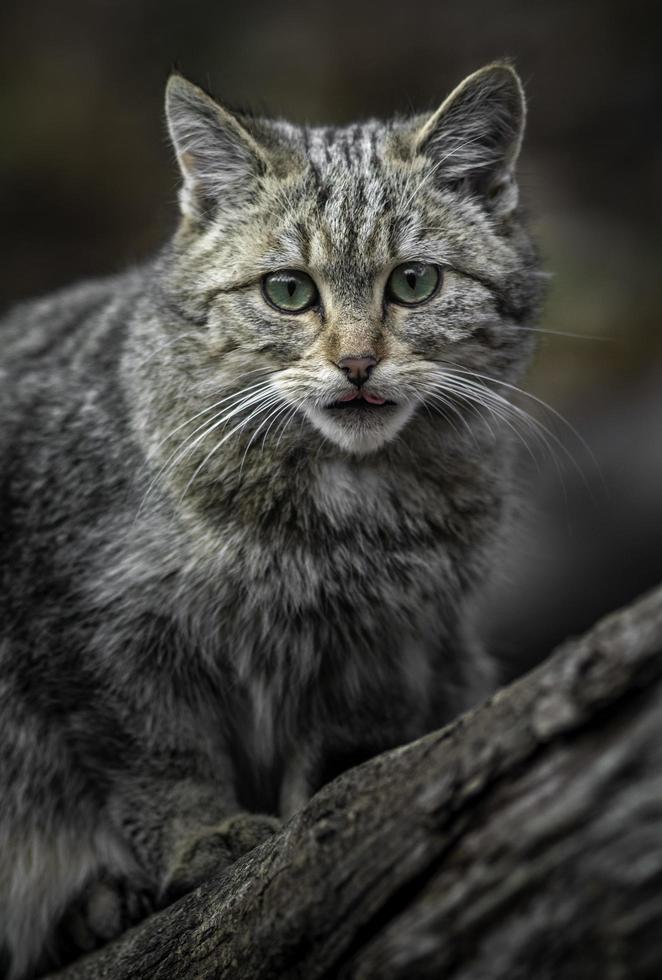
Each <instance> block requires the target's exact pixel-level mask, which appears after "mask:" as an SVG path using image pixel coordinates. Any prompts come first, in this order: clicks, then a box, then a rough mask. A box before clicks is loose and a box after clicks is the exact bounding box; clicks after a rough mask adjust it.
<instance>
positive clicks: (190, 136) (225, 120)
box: [165, 75, 269, 220]
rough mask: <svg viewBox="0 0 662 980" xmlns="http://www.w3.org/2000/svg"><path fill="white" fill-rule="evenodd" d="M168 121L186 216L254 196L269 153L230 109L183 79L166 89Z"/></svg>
mask: <svg viewBox="0 0 662 980" xmlns="http://www.w3.org/2000/svg"><path fill="white" fill-rule="evenodd" d="M165 106H166V118H167V120H168V129H169V131H170V138H171V140H172V144H173V146H174V148H175V153H176V154H177V161H178V163H179V168H180V170H181V172H182V176H183V178H184V182H183V185H182V188H181V190H180V193H179V202H180V207H181V210H182V213H183V214H184V215H186V216H188V217H191V218H194V219H197V220H204V219H206V218H208V217H211V216H213V215H214V214H215V213H216V212H217V211H219V210H226V209H232V208H234V207H236V206H237V205H240V204H241V203H242V201H245V200H246V199H247V198H249V197H250V195H251V193H252V191H253V189H254V183H255V180H256V178H257V176H258V175H259V174H261V173H264V172H265V170H266V169H267V168H268V166H269V164H268V160H267V156H266V153H265V152H264V151H263V150H262V149H261V148H260V147H259V146H258V144H257V143H256V141H255V140H254V139H253V137H252V136H251V135H250V133H249V132H248V131H247V130H246V129H245V128H244V126H242V124H241V122H240V121H239V120H238V119H237V118H236V116H234V115H233V114H232V113H231V112H229V111H228V110H227V109H224V108H222V106H220V105H218V103H216V102H215V101H214V100H213V99H212V98H211V97H210V96H209V95H207V94H206V93H205V92H203V91H202V89H200V88H198V87H197V85H193V84H192V83H191V82H189V81H187V80H186V79H185V78H183V77H182V76H181V75H171V76H170V78H169V80H168V84H167V87H166V100H165Z"/></svg>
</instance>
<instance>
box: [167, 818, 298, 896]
mask: <svg viewBox="0 0 662 980" xmlns="http://www.w3.org/2000/svg"><path fill="white" fill-rule="evenodd" d="M279 829H280V821H279V820H278V819H276V818H275V817H270V816H268V815H266V814H255V813H243V812H242V813H235V814H233V816H231V817H227V818H226V819H225V820H222V821H221V822H220V823H218V824H216V825H212V826H192V827H191V828H190V829H189V831H188V832H187V833H185V834H184V835H183V836H182V837H181V838H180V840H179V841H178V844H177V846H176V847H175V848H174V850H173V852H172V854H171V856H170V863H169V866H168V868H167V870H166V873H165V875H164V879H163V882H162V886H161V892H160V902H161V904H164V905H167V904H169V903H170V902H173V901H175V899H177V898H179V897H180V896H181V895H184V894H186V893H187V892H190V891H192V890H193V889H194V888H195V887H196V886H197V885H199V884H201V883H202V882H203V881H205V880H206V879H208V878H210V877H211V876H212V875H213V874H215V873H218V872H219V871H221V870H222V869H223V868H226V867H229V866H230V865H231V864H234V862H235V861H237V860H238V859H239V858H240V857H242V855H244V854H247V853H248V852H249V851H252V850H253V848H254V847H257V846H258V845H259V844H262V843H263V841H265V840H267V838H268V837H271V835H272V834H274V833H275V832H276V831H278V830H279Z"/></svg>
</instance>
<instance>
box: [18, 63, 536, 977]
mask: <svg viewBox="0 0 662 980" xmlns="http://www.w3.org/2000/svg"><path fill="white" fill-rule="evenodd" d="M166 113H167V119H168V125H169V130H170V134H171V138H172V142H173V145H174V149H175V151H176V155H177V159H178V162H179V167H180V169H181V174H182V186H181V192H180V205H181V223H180V226H179V228H178V230H177V232H176V234H175V236H174V238H173V240H172V241H171V242H170V243H169V244H168V245H167V246H166V247H165V248H164V249H163V251H162V252H161V254H159V255H158V256H157V257H156V258H155V259H154V260H153V261H151V262H148V263H147V264H145V265H144V266H143V267H142V268H139V269H136V270H134V271H131V272H129V273H127V274H125V275H122V276H119V277H116V278H113V279H107V280H104V281H97V282H87V283H83V284H82V285H79V286H77V287H75V288H73V289H68V290H66V291H63V292H60V293H58V294H56V295H54V296H50V297H48V298H46V299H42V300H39V301H36V302H30V303H26V304H23V305H21V306H18V307H17V308H15V309H14V310H13V311H12V312H11V313H10V314H9V315H8V316H7V317H6V319H5V320H4V322H3V323H2V325H1V327H0V331H1V332H0V336H1V337H2V368H1V379H0V380H1V384H0V399H1V401H2V421H3V425H2V432H1V434H0V458H1V459H2V511H1V518H0V520H1V530H0V534H1V540H2V575H3V579H2V582H3V585H2V595H1V598H0V608H1V615H0V794H1V797H2V801H3V805H2V810H1V811H0V950H2V955H3V957H4V964H5V967H4V968H5V975H6V976H7V977H9V978H11V980H25V978H28V977H32V976H34V975H36V974H38V973H39V972H40V971H43V970H45V969H48V968H50V967H52V966H53V965H56V964H58V963H61V962H66V961H67V960H68V959H71V958H72V957H75V956H76V955H78V954H79V953H80V952H82V951H85V950H88V949H91V948H94V947H95V946H96V945H98V944H99V943H101V942H104V941H106V940H108V939H110V938H112V937H113V936H115V935H117V934H118V933H120V932H121V931H122V930H123V929H125V928H126V927H127V926H128V925H129V924H130V923H132V922H134V921H137V920H138V919H140V918H141V917H142V916H144V915H146V914H147V913H148V912H149V911H150V910H151V909H153V908H154V907H157V906H159V905H162V904H164V903H166V902H168V901H170V900H172V899H173V898H174V897H176V896H178V895H180V894H182V893H183V892H185V891H186V890H188V889H190V888H192V887H194V886H195V884H197V883H198V882H199V881H201V880H202V879H204V878H205V877H206V876H208V875H210V874H212V873H213V872H214V871H215V870H218V869H221V868H223V867H224V866H226V865H227V864H228V862H231V861H233V860H235V859H236V858H237V857H238V856H239V855H241V854H242V853H244V852H245V851H247V850H248V849H250V848H251V847H253V846H254V845H255V844H257V843H258V842H260V841H261V840H263V839H264V838H265V836H267V835H269V834H270V833H272V832H273V830H274V828H275V827H276V826H277V821H278V818H282V817H284V816H287V815H288V814H290V813H292V812H293V811H294V810H296V809H297V808H298V807H300V806H301V805H302V804H303V803H304V802H305V801H306V799H308V797H309V796H310V795H311V794H312V793H313V792H314V791H315V790H316V789H317V788H318V787H319V786H320V785H321V784H322V783H323V782H325V781H326V780H328V779H330V778H331V777H332V776H333V775H334V774H336V773H338V772H340V771H341V770H343V769H344V768H346V767H347V766H348V765H351V764H353V763H355V762H358V761H360V760H361V759H364V758H367V757H369V756H370V755H372V754H375V753H377V752H380V751H382V750H383V749H386V748H388V747H390V746H393V745H396V744H399V743H402V742H404V741H407V740H410V739H413V738H415V737H417V736H419V735H420V734H422V733H423V732H425V731H427V730H430V729H432V728H435V727H439V726H441V725H442V724H444V723H445V722H446V721H448V720H449V719H450V718H452V717H453V716H454V715H456V714H457V713H458V712H460V711H461V710H463V709H464V708H466V707H467V706H469V705H471V704H472V703H474V702H475V701H476V700H477V699H479V698H480V697H482V696H483V695H485V694H486V693H488V692H489V691H490V690H491V689H492V687H493V685H494V668H493V665H492V664H491V662H490V659H489V658H488V657H487V656H486V655H485V654H484V652H483V650H482V648H481V646H480V643H479V642H478V640H477V639H476V636H475V628H474V627H475V624H474V616H473V614H472V609H473V604H474V601H475V599H476V596H477V595H479V594H480V592H481V590H482V589H483V587H484V584H485V582H486V580H487V579H488V577H489V576H490V574H491V569H492V568H493V567H494V565H495V563H496V562H497V561H498V557H497V549H498V543H499V538H500V535H501V534H503V529H504V527H507V522H508V517H509V513H510V511H511V509H512V506H513V499H514V494H513V490H512V469H513V460H514V458H515V446H516V441H517V439H516V437H517V425H516V423H517V421H518V417H517V414H516V410H515V408H511V405H510V402H509V401H508V399H507V398H506V397H505V396H506V395H507V394H508V393H509V391H510V390H511V389H510V387H509V386H511V385H513V384H514V382H515V381H516V380H517V379H518V377H519V376H520V375H521V373H522V372H523V370H524V368H525V366H526V364H527V361H528V360H529V357H530V354H531V348H532V336H533V335H532V333H531V331H530V329H529V327H528V324H530V322H531V321H532V319H533V318H534V317H535V315H536V312H537V308H538V305H539V298H540V281H541V278H540V274H539V272H538V267H537V259H536V254H535V250H534V248H533V246H532V244H531V240H530V238H529V235H528V233H527V231H526V228H525V223H524V219H523V217H522V213H521V209H520V207H519V206H518V203H517V187H516V183H515V177H514V167H515V163H516V160H517V156H518V152H519V149H520V143H521V139H522V132H523V126H524V116H525V104H524V98H523V93H522V88H521V85H520V82H519V80H518V77H517V75H516V73H515V72H514V70H513V69H512V68H511V67H510V66H509V65H508V64H494V65H490V66H488V67H486V68H484V69H482V70H480V71H478V72H476V73H475V74H473V75H471V76H469V77H468V78H467V79H466V80H465V81H464V82H462V84H461V85H460V86H459V87H458V88H456V89H455V91H453V92H452V94H451V95H450V96H449V97H448V98H447V99H446V100H445V101H444V102H443V104H442V105H441V107H440V108H439V109H438V110H437V111H436V112H434V113H433V114H428V115H420V116H414V117H410V118H401V119H394V120H392V121H390V122H387V123H381V122H376V121H370V122H367V123H364V124H360V125H354V126H349V127H346V128H308V127H298V126H293V125H289V124H287V123H285V122H282V121H273V120H268V119H262V118H253V117H250V116H248V115H245V114H237V113H233V112H230V111H229V110H227V109H225V108H223V107H221V106H220V105H218V104H217V103H216V102H214V101H213V100H212V99H211V98H210V97H209V96H207V95H206V94H205V93H203V92H202V91H201V90H200V89H198V88H197V87H195V86H194V85H192V84H191V83H189V82H188V81H186V80H185V79H184V78H182V77H181V76H179V75H176V76H174V77H172V78H171V79H170V81H169V83H168V87H167V96H166Z"/></svg>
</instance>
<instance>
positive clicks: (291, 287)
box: [287, 279, 297, 298]
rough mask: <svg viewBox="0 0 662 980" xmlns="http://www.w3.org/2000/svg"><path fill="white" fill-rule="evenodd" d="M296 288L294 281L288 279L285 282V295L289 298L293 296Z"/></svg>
mask: <svg viewBox="0 0 662 980" xmlns="http://www.w3.org/2000/svg"><path fill="white" fill-rule="evenodd" d="M296 288H297V284H296V282H295V281H294V279H288V281H287V293H288V296H290V298H291V297H292V296H294V293H295V291H296Z"/></svg>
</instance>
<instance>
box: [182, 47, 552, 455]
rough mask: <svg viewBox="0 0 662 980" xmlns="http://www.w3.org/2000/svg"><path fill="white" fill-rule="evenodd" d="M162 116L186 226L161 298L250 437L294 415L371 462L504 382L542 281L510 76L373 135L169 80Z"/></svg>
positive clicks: (481, 83) (477, 80) (481, 78)
mask: <svg viewBox="0 0 662 980" xmlns="http://www.w3.org/2000/svg"><path fill="white" fill-rule="evenodd" d="M166 108H167V118H168V125H169V129H170V134H171V137H172V141H173V144H174V147H175V150H176V153H177V158H178V161H179V165H180V168H181V171H182V175H183V185H182V187H181V191H180V205H181V210H182V213H183V223H182V228H181V230H180V233H179V235H178V237H177V239H176V245H175V250H174V253H173V254H174V255H175V262H174V263H173V264H172V265H171V266H170V267H169V269H168V272H167V276H166V279H165V289H166V292H167V293H168V295H169V298H170V300H171V301H172V304H173V305H172V308H173V309H177V310H178V311H179V313H180V314H181V315H182V317H183V318H184V319H185V320H188V321H189V327H188V328H187V329H190V325H191V324H193V325H195V324H196V323H198V324H199V330H200V342H201V344H203V346H205V364H206V365H207V367H206V368H205V371H206V374H205V389H206V390H211V391H214V383H215V377H214V372H216V378H217V380H218V391H219V392H220V393H222V391H223V390H224V389H225V388H227V386H228V385H231V383H232V380H233V378H236V379H239V378H240V377H242V378H243V379H244V380H243V381H242V382H241V384H240V385H239V387H242V388H243V387H245V388H246V390H247V392H248V396H247V397H248V401H247V402H246V408H247V410H250V412H252V413H253V414H252V419H253V421H252V423H251V425H253V427H255V426H256V425H257V424H262V421H263V420H264V427H265V429H266V425H267V421H268V420H269V419H272V420H277V419H278V420H280V419H284V418H286V417H287V413H288V411H290V409H291V411H292V413H293V414H294V415H296V414H299V413H301V414H303V415H304V416H305V417H306V418H307V419H308V421H309V422H310V423H312V425H313V426H314V428H315V429H316V430H317V431H318V432H320V433H322V434H323V435H324V436H325V437H326V438H327V439H328V440H330V441H331V442H332V443H335V444H336V445H337V446H339V447H340V448H341V449H343V450H345V451H348V452H352V453H366V452H372V451H374V450H377V449H379V447H380V446H382V445H384V444H385V443H386V442H389V441H390V440H392V439H394V438H395V437H396V436H397V435H398V434H399V433H402V435H403V436H405V437H406V429H407V428H408V427H409V426H413V425H416V424H418V422H417V419H419V418H423V417H426V418H428V419H429V417H430V412H431V410H432V412H433V414H434V412H437V413H438V414H437V415H436V417H437V419H438V422H439V425H440V427H441V426H443V425H444V422H443V417H444V416H449V415H450V413H451V412H453V411H454V412H456V413H460V414H463V413H465V412H467V411H469V412H470V411H471V407H472V406H473V407H475V406H476V404H477V403H478V402H479V401H480V393H479V388H483V389H486V388H488V387H489V386H490V382H489V381H487V380H486V379H487V378H490V377H492V378H494V377H497V378H499V379H502V380H506V379H508V378H509V379H511V380H512V378H513V377H515V376H516V375H517V373H518V372H519V370H520V369H521V367H522V366H523V364H524V362H525V361H526V359H527V355H528V352H529V350H530V346H531V343H530V342H531V333H530V331H529V330H528V328H527V323H528V322H529V320H530V318H531V316H532V315H533V312H534V310H535V307H536V305H537V300H538V295H539V279H538V275H537V273H536V271H535V256H534V253H533V249H532V247H531V245H530V242H529V239H528V237H527V235H526V233H525V231H524V229H523V227H522V224H521V220H520V213H519V210H518V207H517V187H516V184H515V178H514V166H515V163H516V160H517V156H518V153H519V149H520V144H521V140H522V133H523V127H524V117H525V103H524V97H523V92H522V87H521V84H520V82H519V79H518V77H517V75H516V73H515V71H514V70H513V69H512V68H511V67H510V66H509V65H507V64H495V65H490V66H488V67H486V68H483V69H482V70H480V71H478V72H476V73H475V74H473V75H471V76H469V77H468V78H467V79H466V80H465V81H464V82H462V84H461V85H460V86H459V87H458V88H456V89H455V90H454V91H453V92H452V94H451V95H450V96H449V97H448V98H447V99H446V100H445V101H444V102H443V104H442V105H441V107H440V108H439V109H438V110H437V111H436V112H434V113H432V114H425V115H417V116H414V117H410V118H400V119H394V120H392V121H390V122H387V123H383V122H377V121H369V122H366V123H362V124H357V125H354V126H348V127H344V128H334V127H320V128H310V127H299V126H293V125H290V124H288V123H285V122H282V121H273V120H266V119H262V118H253V117H251V116H248V115H246V114H239V113H234V112H230V111H229V110H227V109H225V108H223V107H221V106H220V105H218V104H217V103H216V102H215V101H213V100H212V99H211V98H210V97H209V96H207V95H206V94H205V93H204V92H202V91H201V90H200V89H199V88H197V87H195V86H194V85H192V84H191V83H189V82H188V81H186V80H185V79H183V78H182V77H181V76H179V75H176V76H173V77H172V78H171V79H170V81H169V83H168V89H167V100H166ZM191 356H192V358H193V359H195V356H196V355H195V354H193V353H192V354H191ZM200 364H202V362H200ZM188 367H189V368H190V369H191V373H192V374H193V375H195V367H196V365H195V364H192V365H189V366H188ZM210 371H211V375H210V373H209V372H210ZM199 374H200V372H198V376H199ZM260 385H262V388H260ZM260 398H262V402H261V401H260ZM261 405H263V408H262V407H261ZM281 409H282V411H281ZM426 409H427V412H426ZM261 412H262V413H263V414H260V413H261ZM279 412H280V414H279ZM450 417H451V420H452V415H451V416H450ZM420 424H423V423H422V422H421V423H420ZM425 424H428V423H427V422H426V423H425ZM403 430H404V431H403ZM268 431H269V430H268V429H266V432H268Z"/></svg>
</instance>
